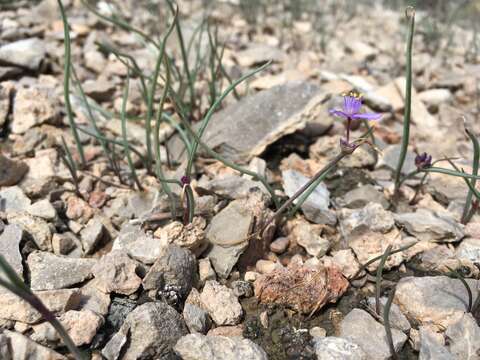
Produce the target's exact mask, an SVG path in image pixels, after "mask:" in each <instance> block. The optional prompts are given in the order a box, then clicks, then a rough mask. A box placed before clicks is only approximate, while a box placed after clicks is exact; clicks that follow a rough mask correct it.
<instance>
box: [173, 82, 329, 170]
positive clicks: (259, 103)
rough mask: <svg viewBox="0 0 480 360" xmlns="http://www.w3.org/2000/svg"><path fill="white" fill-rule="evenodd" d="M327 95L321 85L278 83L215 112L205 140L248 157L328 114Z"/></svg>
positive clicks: (236, 155)
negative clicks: (314, 119)
mask: <svg viewBox="0 0 480 360" xmlns="http://www.w3.org/2000/svg"><path fill="white" fill-rule="evenodd" d="M325 98H326V96H325V94H324V93H321V92H320V89H319V87H318V86H316V85H314V84H310V83H307V82H299V81H295V82H290V83H287V84H284V85H279V86H275V87H273V88H271V89H268V90H265V91H261V92H259V93H257V94H255V95H252V96H248V97H245V98H243V99H241V100H240V101H238V102H237V103H235V104H233V105H230V106H228V107H226V108H225V109H223V110H222V111H219V112H218V113H216V114H214V115H213V116H212V118H211V120H210V123H209V125H208V127H207V129H206V131H205V133H204V135H203V140H204V141H205V143H206V144H207V145H208V146H210V147H211V148H217V150H218V151H219V152H220V153H221V154H222V155H225V156H228V157H229V158H232V159H236V160H242V161H248V160H250V159H251V158H252V157H254V156H258V155H260V154H261V153H262V152H263V151H264V150H265V148H266V147H267V146H268V145H269V144H271V143H273V142H275V141H276V140H278V139H279V138H281V137H282V136H285V135H288V134H291V133H293V132H295V131H297V130H300V129H303V128H304V127H305V126H306V124H307V122H308V121H309V120H311V119H313V118H315V117H317V116H328V113H327V111H326V110H325V109H324V107H322V104H323V103H324V102H325ZM320 111H321V114H319V113H318V112H320ZM179 142H180V141H178V143H179ZM175 148H176V147H174V148H173V150H172V153H180V149H181V147H180V146H178V149H179V150H178V152H175Z"/></svg>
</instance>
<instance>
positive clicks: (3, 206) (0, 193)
mask: <svg viewBox="0 0 480 360" xmlns="http://www.w3.org/2000/svg"><path fill="white" fill-rule="evenodd" d="M0 171H1V170H0ZM30 204H31V200H30V199H29V198H28V197H27V195H25V193H24V192H23V190H22V189H21V188H20V187H18V186H10V187H6V188H3V189H2V190H0V211H3V212H7V213H8V212H11V211H24V210H27V209H28V207H29V206H30Z"/></svg>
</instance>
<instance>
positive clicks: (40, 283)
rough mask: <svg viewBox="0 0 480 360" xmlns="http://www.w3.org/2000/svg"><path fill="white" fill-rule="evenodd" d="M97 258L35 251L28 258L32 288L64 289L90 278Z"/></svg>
mask: <svg viewBox="0 0 480 360" xmlns="http://www.w3.org/2000/svg"><path fill="white" fill-rule="evenodd" d="M96 263H97V260H95V259H77V258H68V257H66V256H61V255H54V254H51V253H49V252H45V251H34V252H32V253H31V254H30V255H29V256H28V258H27V264H28V267H29V269H30V276H31V288H32V290H53V289H63V288H67V287H70V286H72V285H75V284H78V283H81V282H83V281H85V280H87V279H90V278H91V277H92V276H93V275H92V270H93V266H94V265H95V264H96Z"/></svg>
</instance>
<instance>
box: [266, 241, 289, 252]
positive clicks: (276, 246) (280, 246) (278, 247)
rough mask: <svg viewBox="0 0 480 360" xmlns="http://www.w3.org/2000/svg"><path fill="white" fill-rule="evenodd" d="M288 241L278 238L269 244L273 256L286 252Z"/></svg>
mask: <svg viewBox="0 0 480 360" xmlns="http://www.w3.org/2000/svg"><path fill="white" fill-rule="evenodd" d="M289 243H290V240H289V239H288V238H287V237H279V238H278V239H276V240H274V241H272V242H271V244H270V250H272V251H273V252H274V253H275V254H282V253H284V252H285V250H287V247H288V245H289Z"/></svg>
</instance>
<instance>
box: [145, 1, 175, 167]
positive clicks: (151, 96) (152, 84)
mask: <svg viewBox="0 0 480 360" xmlns="http://www.w3.org/2000/svg"><path fill="white" fill-rule="evenodd" d="M171 10H172V14H173V21H172V23H171V24H170V26H169V27H168V29H167V32H166V34H165V36H164V38H163V41H162V44H161V46H160V49H159V51H158V56H157V61H156V63H155V70H154V71H153V76H152V80H151V82H150V90H149V92H148V99H147V116H146V118H145V136H146V140H145V141H146V146H147V164H148V167H147V169H148V170H149V171H150V170H151V165H152V153H153V152H152V143H151V132H152V118H153V107H154V104H153V103H154V99H155V90H156V88H157V81H158V76H159V74H160V67H161V65H162V62H163V58H164V55H165V47H166V45H167V40H168V37H169V36H170V34H171V33H172V31H173V29H174V28H175V26H176V23H177V20H178V7H177V9H175V8H174V7H173V5H172V6H171Z"/></svg>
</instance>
